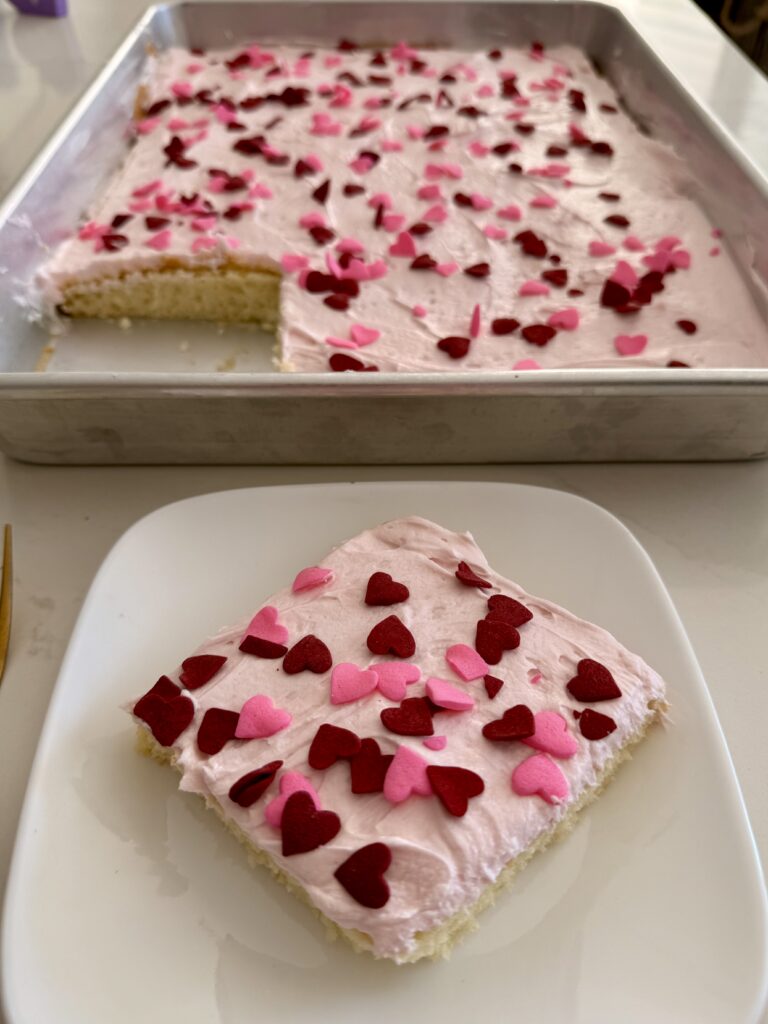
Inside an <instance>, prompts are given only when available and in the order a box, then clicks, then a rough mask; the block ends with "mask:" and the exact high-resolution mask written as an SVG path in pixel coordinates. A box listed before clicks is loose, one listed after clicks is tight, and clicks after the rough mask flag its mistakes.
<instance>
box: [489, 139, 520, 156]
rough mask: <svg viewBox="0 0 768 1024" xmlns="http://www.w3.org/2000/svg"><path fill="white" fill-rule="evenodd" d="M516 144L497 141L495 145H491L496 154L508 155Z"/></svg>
mask: <svg viewBox="0 0 768 1024" xmlns="http://www.w3.org/2000/svg"><path fill="white" fill-rule="evenodd" d="M515 145H516V143H514V142H497V143H496V145H495V146H492V147H491V152H492V153H495V154H496V156H507V154H508V153H511V152H512V150H513V149H514V148H515Z"/></svg>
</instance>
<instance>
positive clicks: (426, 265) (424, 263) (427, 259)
mask: <svg viewBox="0 0 768 1024" xmlns="http://www.w3.org/2000/svg"><path fill="white" fill-rule="evenodd" d="M436 266H437V260H433V259H432V257H431V256H430V255H429V253H426V252H423V253H422V254H421V255H420V256H417V257H416V259H415V260H412V262H411V264H410V267H411V270H434V269H435V267H436Z"/></svg>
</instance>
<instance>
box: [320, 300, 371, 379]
mask: <svg viewBox="0 0 768 1024" xmlns="http://www.w3.org/2000/svg"><path fill="white" fill-rule="evenodd" d="M323 303H324V304H325V305H326V306H328V308H329V309H335V310H337V311H338V312H339V313H343V312H344V311H345V310H346V309H348V308H349V296H348V295H326V297H325V298H324V299H323ZM337 354H338V355H341V353H337ZM354 361H355V362H356V363H358V364H359V365H360V367H362V366H363V364H362V363H361V362H360V360H359V359H355V360H354ZM347 369H349V367H347Z"/></svg>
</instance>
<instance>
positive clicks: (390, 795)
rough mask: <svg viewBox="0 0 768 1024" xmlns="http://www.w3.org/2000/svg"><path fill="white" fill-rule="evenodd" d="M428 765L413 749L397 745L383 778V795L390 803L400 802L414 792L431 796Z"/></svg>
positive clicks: (418, 794)
mask: <svg viewBox="0 0 768 1024" xmlns="http://www.w3.org/2000/svg"><path fill="white" fill-rule="evenodd" d="M428 767H429V765H428V763H427V761H425V760H424V758H423V757H422V756H421V755H420V754H417V753H416V751H415V750H411V748H410V747H402V746H401V747H398V748H397V750H396V751H395V756H394V757H393V759H392V763H391V764H390V766H389V768H388V770H387V775H386V778H385V779H384V796H385V797H386V798H387V800H389V802H390V803H391V804H401V803H402V802H403V801H404V800H407V799H408V797H409V796H412V795H413V794H414V793H415V794H416V795H417V796H431V795H432V786H431V784H430V781H429V778H428V777H427V768H428Z"/></svg>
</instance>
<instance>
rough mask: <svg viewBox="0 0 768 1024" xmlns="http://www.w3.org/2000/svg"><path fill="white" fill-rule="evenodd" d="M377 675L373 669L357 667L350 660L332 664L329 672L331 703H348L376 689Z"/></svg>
mask: <svg viewBox="0 0 768 1024" xmlns="http://www.w3.org/2000/svg"><path fill="white" fill-rule="evenodd" d="M377 681H378V675H377V673H376V672H375V671H374V670H373V669H362V668H358V666H357V665H354V664H352V663H351V662H346V661H345V662H341V664H339V665H334V668H333V672H332V673H331V704H350V703H351V702H352V701H355V700H360V698H361V697H366V696H367V695H368V694H369V693H373V691H374V690H375V689H376V683H377Z"/></svg>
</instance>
